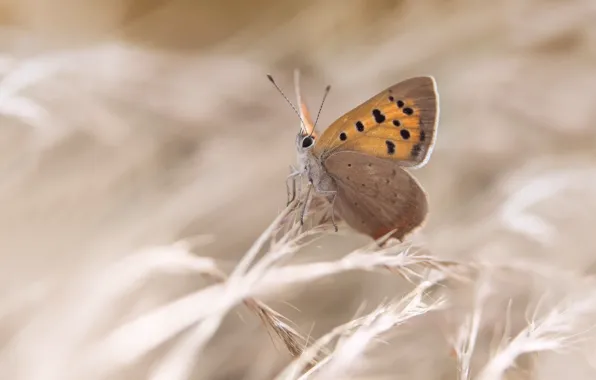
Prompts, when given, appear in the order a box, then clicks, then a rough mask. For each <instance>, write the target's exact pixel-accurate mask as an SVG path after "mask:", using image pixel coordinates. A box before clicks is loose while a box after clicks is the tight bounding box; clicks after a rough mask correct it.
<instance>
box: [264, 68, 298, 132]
mask: <svg viewBox="0 0 596 380" xmlns="http://www.w3.org/2000/svg"><path fill="white" fill-rule="evenodd" d="M267 78H269V81H270V82H271V83H273V85H274V86H275V88H276V89H277V91H279V93H280V94H281V96H283V97H284V99H285V100H286V102H288V104H289V105H290V107H292V109H293V110H294V112H296V115H298V118H299V119H300V122H301V123H302V126H305V124H304V120H302V116H300V112H298V110H297V109H296V107H295V106H294V105H293V104H292V102H291V101H290V99H288V97H287V96H286V94H284V92H283V91H282V90H281V88H279V86H278V85H277V83H275V81H274V80H273V77H272V76H271V75H269V74H267ZM305 128H306V127H305Z"/></svg>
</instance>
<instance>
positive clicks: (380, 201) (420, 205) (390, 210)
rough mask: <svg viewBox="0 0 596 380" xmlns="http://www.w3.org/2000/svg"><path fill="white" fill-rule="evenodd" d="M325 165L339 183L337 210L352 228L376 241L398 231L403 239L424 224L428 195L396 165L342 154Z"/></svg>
mask: <svg viewBox="0 0 596 380" xmlns="http://www.w3.org/2000/svg"><path fill="white" fill-rule="evenodd" d="M323 165H324V167H325V169H326V170H327V172H328V174H329V175H330V176H331V177H332V178H333V179H334V180H335V182H336V184H337V193H336V199H335V202H334V209H335V210H337V212H338V214H339V215H340V216H341V217H342V219H344V220H345V221H346V223H347V224H348V225H350V227H352V228H353V229H355V230H357V231H359V232H361V233H363V234H366V235H369V236H371V237H373V238H374V239H378V238H379V237H381V236H383V235H385V234H387V233H389V232H390V231H392V230H395V233H394V234H392V236H393V237H396V238H398V239H400V240H403V238H404V236H405V235H407V234H408V233H410V232H411V231H412V230H413V229H415V228H417V227H418V226H420V225H421V224H422V223H423V222H424V219H425V218H426V215H427V213H428V203H427V198H426V193H425V192H424V190H423V189H422V187H421V186H420V185H419V184H418V182H417V181H416V179H414V177H412V176H411V175H410V173H408V172H407V171H406V170H404V169H403V168H402V167H400V165H399V164H398V163H397V162H395V161H393V160H390V159H387V158H380V157H375V156H370V155H366V154H364V153H358V152H344V151H342V152H336V153H333V154H331V155H330V156H329V157H327V159H326V160H325V161H324V162H323Z"/></svg>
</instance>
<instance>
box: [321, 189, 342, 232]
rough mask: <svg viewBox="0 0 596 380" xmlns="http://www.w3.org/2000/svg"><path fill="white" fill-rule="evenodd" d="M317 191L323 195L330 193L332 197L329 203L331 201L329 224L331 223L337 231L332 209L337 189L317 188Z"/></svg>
mask: <svg viewBox="0 0 596 380" xmlns="http://www.w3.org/2000/svg"><path fill="white" fill-rule="evenodd" d="M317 193H319V194H323V195H325V194H326V195H328V196H329V195H331V196H333V198H332V199H331V201H330V202H329V203H331V224H332V225H333V228H335V232H337V231H339V229H338V228H337V224H336V223H335V212H334V210H333V205H334V204H335V198H337V191H335V190H319V191H317Z"/></svg>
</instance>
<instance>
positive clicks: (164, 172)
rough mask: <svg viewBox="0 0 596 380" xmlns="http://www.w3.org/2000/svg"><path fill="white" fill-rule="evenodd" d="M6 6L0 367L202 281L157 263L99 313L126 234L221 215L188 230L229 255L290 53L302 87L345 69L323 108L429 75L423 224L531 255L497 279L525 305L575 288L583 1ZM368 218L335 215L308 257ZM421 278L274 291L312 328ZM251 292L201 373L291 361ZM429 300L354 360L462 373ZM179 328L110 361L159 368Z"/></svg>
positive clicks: (1, 73)
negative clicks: (382, 347) (433, 109)
mask: <svg viewBox="0 0 596 380" xmlns="http://www.w3.org/2000/svg"><path fill="white" fill-rule="evenodd" d="M0 22H1V25H2V26H1V28H0V117H1V125H0V210H1V211H0V281H1V283H2V287H1V288H0V290H1V294H0V297H1V298H0V299H1V304H0V328H1V329H0V342H2V343H1V344H2V350H3V351H2V356H1V357H2V361H1V362H0V374H1V375H0V377H1V378H3V379H4V378H6V379H50V378H51V379H54V378H55V379H64V378H71V377H69V376H74V375H71V374H68V375H67V374H66V372H64V371H65V370H64V368H68V365H67V364H65V363H68V362H69V360H74V359H72V356H69V355H71V354H72V353H73V352H76V351H77V349H78V347H81V346H82V345H84V344H87V343H89V342H91V341H93V340H94V339H99V337H101V336H102V335H104V334H106V333H107V332H108V331H110V330H111V329H113V328H114V327H115V326H117V325H118V324H119V323H120V322H121V320H123V319H127V318H132V316H134V315H141V314H142V313H143V312H145V311H147V310H150V309H151V308H153V307H155V306H156V305H161V304H163V303H165V302H167V301H168V300H173V299H176V298H177V297H181V296H182V295H184V294H186V293H188V292H189V291H191V290H192V289H196V288H197V287H198V286H201V285H202V284H204V283H205V280H204V279H197V276H196V275H192V274H188V273H169V274H162V275H160V276H155V277H151V278H149V279H146V280H144V282H143V283H142V285H139V288H138V289H136V290H135V292H133V294H131V295H130V296H127V297H125V299H123V300H120V301H119V303H117V304H114V305H112V306H111V307H110V311H109V313H107V314H106V315H103V316H102V318H101V319H100V320H99V321H95V320H94V321H93V322H91V319H89V318H88V317H86V316H85V315H84V314H85V310H89V309H88V307H89V303H92V302H93V293H92V292H91V291H90V290H89V289H88V288H87V287H86V286H87V285H86V284H87V282H86V281H90V280H89V278H92V277H93V275H94V274H95V273H97V272H99V271H100V270H103V269H104V268H106V267H109V265H111V264H113V263H115V262H117V261H118V260H120V259H121V258H122V257H125V256H127V255H130V254H131V253H132V252H136V251H138V250H142V249H145V248H147V247H151V246H153V245H156V244H157V245H161V244H169V243H172V242H175V241H178V240H180V239H187V238H188V239H196V238H197V236H199V235H208V236H209V239H211V240H210V242H209V243H208V244H207V245H205V246H201V247H200V248H197V252H198V253H200V254H201V255H203V256H210V257H214V258H216V259H218V260H221V263H222V264H221V265H222V267H223V268H225V269H226V270H230V269H231V268H233V265H234V263H235V262H237V261H238V260H239V258H240V257H241V256H242V255H243V253H244V252H245V251H246V249H247V248H248V247H249V246H250V245H251V244H252V242H253V241H254V240H255V239H256V238H257V237H258V235H259V234H260V232H261V231H263V229H264V228H266V227H267V226H268V225H269V223H270V222H271V221H272V220H273V219H274V218H275V216H276V215H277V213H278V212H279V211H280V210H281V209H282V208H283V206H284V205H285V199H286V191H285V185H284V180H285V176H286V175H287V174H288V165H290V164H293V163H294V162H295V151H294V135H295V133H296V130H297V127H298V122H297V119H296V116H295V115H294V114H293V111H292V110H291V108H290V107H288V105H287V104H285V102H284V100H283V98H282V97H281V96H280V95H279V94H278V93H277V92H276V91H275V89H274V88H273V87H272V86H271V84H270V83H269V82H268V81H267V79H266V77H265V75H266V74H268V73H271V74H272V75H273V76H274V77H275V78H276V80H277V82H278V83H279V84H280V86H281V87H282V88H283V89H284V91H285V92H286V94H287V95H288V96H289V97H290V99H291V100H294V94H293V87H292V85H293V84H292V71H293V70H294V68H299V69H300V70H301V72H302V86H303V92H304V96H305V97H306V100H307V102H308V103H309V104H310V106H311V108H314V109H316V108H317V107H318V104H319V102H320V99H321V96H322V94H323V89H324V87H325V86H326V85H327V84H331V85H332V87H333V88H332V91H331V93H330V95H329V97H328V99H327V102H326V105H325V108H324V109H323V112H322V115H321V120H320V124H319V125H321V126H323V125H328V124H329V123H331V122H332V121H333V120H335V118H337V117H339V116H341V115H342V114H343V113H344V112H346V111H348V110H349V109H351V108H352V107H354V106H356V105H357V104H358V103H359V102H361V101H363V100H365V99H367V98H369V97H370V96H371V95H373V94H374V93H376V92H377V91H379V90H381V89H384V88H385V87H388V86H389V85H391V84H393V83H395V82H397V81H400V80H402V79H405V78H407V77H409V76H413V75H420V74H431V75H433V76H435V78H436V80H437V83H438V88H439V92H440V97H441V119H440V127H439V134H438V140H437V146H436V148H435V150H434V153H433V156H432V159H431V160H430V162H429V164H428V165H427V166H426V167H425V168H422V169H420V170H417V171H416V172H415V173H414V174H415V175H416V177H417V178H418V179H419V180H420V181H421V182H422V184H423V185H424V186H425V188H426V190H427V192H428V193H429V196H430V205H431V214H430V217H429V220H428V223H427V225H426V227H425V228H424V229H423V230H422V231H420V233H418V234H417V235H416V236H414V237H413V239H415V241H417V242H420V243H421V244H424V245H426V246H427V247H428V248H429V250H430V251H431V252H432V253H433V255H435V256H437V257H439V258H442V259H453V260H460V261H462V262H467V261H469V260H477V261H481V262H490V263H493V264H494V265H495V266H507V265H516V266H517V267H519V268H528V267H531V268H533V269H532V270H533V271H534V272H536V273H540V275H536V277H535V278H534V277H528V276H527V275H524V274H523V273H524V272H523V271H522V273H521V274H519V273H518V274H516V275H514V276H512V277H511V278H509V277H507V278H505V279H502V281H503V283H502V287H501V288H499V289H498V292H502V295H503V297H504V298H507V297H518V298H519V299H520V300H521V301H520V302H521V304H516V306H519V308H520V309H519V310H520V314H519V315H518V317H519V321H518V323H522V324H523V322H524V316H523V310H524V308H525V307H526V306H527V304H529V303H531V302H530V301H533V300H536V298H537V297H540V295H541V294H543V292H544V291H549V292H555V293H556V292H561V293H565V291H566V290H567V289H575V288H576V287H578V286H579V287H581V286H582V284H583V283H584V282H583V281H585V279H586V277H585V276H591V275H593V273H594V271H595V269H596V263H595V257H596V251H595V249H594V236H593V235H594V226H595V225H596V195H595V194H596V128H595V126H594V120H596V3H595V2H594V1H593V0H507V1H492V2H490V1H478V0H476V1H474V0H451V1H444V0H443V1H439V0H427V1H413V0H412V1H408V0H402V1H381V0H350V1H345V0H344V1H339V0H328V1H316V0H312V1H295V2H289V1H286V2H283V1H282V2H279V1H267V0H258V1H257V0H255V1H251V2H248V1H240V0H220V1H191V0H187V1H182V0H179V1H176V0H170V1H163V0H147V1H132V0H129V1H116V0H104V1H84V2H83V1H74V0H54V1H42V0H19V1H11V0H2V1H0ZM366 241H367V240H366V239H364V238H362V237H360V236H354V235H353V234H351V233H350V232H349V231H346V230H345V228H344V229H343V230H342V232H341V234H340V236H336V237H330V238H329V239H327V240H325V241H324V242H323V243H321V247H320V248H315V249H314V250H312V249H311V250H307V251H308V252H305V254H304V256H301V257H297V258H296V260H298V261H300V260H307V259H308V260H311V259H316V258H321V257H332V256H338V255H341V254H342V253H345V252H348V251H349V250H350V249H352V248H355V247H358V246H359V245H361V244H363V243H365V242H366ZM512 281H513V282H512ZM516 281H517V282H516ZM504 284H514V285H504ZM407 287H408V285H407V284H406V283H405V282H404V281H403V280H400V279H397V278H395V277H391V276H384V277H380V276H378V275H375V274H370V273H369V274H366V273H359V272H348V273H344V274H342V275H340V276H337V277H333V278H326V279H324V280H319V281H316V282H313V283H311V284H305V285H304V286H302V287H301V288H296V289H294V291H293V292H289V291H288V292H286V293H283V294H282V295H279V294H276V295H272V296H271V297H270V298H269V299H268V300H267V301H268V302H269V305H270V306H272V307H273V308H274V309H276V310H278V311H280V312H281V313H282V314H284V315H285V316H287V317H288V318H290V319H291V320H292V321H293V322H294V323H295V326H296V328H297V329H298V330H299V331H301V332H302V333H303V334H308V333H312V335H313V336H315V337H318V336H320V335H321V334H322V333H324V332H325V331H328V330H329V329H331V328H333V327H334V326H335V325H337V324H338V323H342V322H345V321H346V320H348V319H349V318H351V317H353V316H354V315H355V313H356V311H357V309H358V307H359V306H361V304H362V303H363V302H366V305H367V307H368V308H369V309H370V308H374V307H375V305H376V304H377V303H378V302H380V301H382V300H383V299H386V298H388V297H389V298H391V297H394V296H395V295H396V291H399V292H400V293H401V292H403V291H404V289H406V288H407ZM516 299H517V298H516ZM462 302H463V303H464V304H465V303H466V302H468V301H462ZM287 303H289V304H291V305H293V306H294V307H296V308H298V310H295V309H294V308H293V307H292V306H289V305H288V304H287ZM499 305H501V306H502V304H499V303H496V304H495V306H494V310H493V309H489V311H487V312H486V313H485V315H486V316H487V318H488V319H487V321H486V323H487V324H488V325H490V324H491V323H496V322H495V321H497V320H500V319H501V318H502V317H503V315H502V313H501V312H502V307H501V306H499ZM491 310H493V311H492V312H491ZM238 313H240V316H239V315H238V314H237V313H230V314H229V315H228V317H227V319H226V321H225V323H224V326H223V327H222V328H221V330H220V331H219V332H218V333H217V335H216V336H215V337H214V339H213V340H212V341H211V343H210V345H209V347H208V349H207V350H205V351H204V352H203V353H202V354H201V355H200V356H198V357H197V359H196V360H197V364H196V368H195V371H194V372H193V377H192V378H193V379H194V378H196V379H222V380H223V379H269V378H273V377H274V375H275V374H276V373H277V371H278V370H279V369H280V368H281V366H283V365H284V364H285V363H287V361H288V360H289V356H288V354H287V353H286V352H285V351H284V348H283V347H282V345H280V344H279V343H275V344H274V343H273V342H272V340H271V338H270V337H269V336H268V335H267V332H266V331H265V330H264V329H263V328H262V326H261V325H260V323H259V321H258V319H257V318H255V317H254V316H253V315H250V314H249V313H247V312H246V310H243V309H242V308H239V309H238ZM491 313H492V314H491ZM454 315H457V313H455V312H454ZM85 318H87V319H85ZM491 318H494V319H491ZM594 320H596V317H594ZM119 321H120V322H119ZM419 323H420V325H419V326H417V325H414V326H413V328H411V329H409V330H407V331H406V332H401V333H400V334H401V335H400V336H399V337H398V341H399V342H401V343H400V344H398V345H397V346H396V348H395V350H394V351H393V352H394V353H395V354H394V355H393V356H391V359H387V360H385V361H384V362H383V363H376V364H374V365H373V367H375V368H376V370H377V371H376V372H375V371H371V370H370V368H369V369H361V370H362V371H363V372H362V373H363V374H360V375H359V374H354V377H353V378H354V379H356V378H362V379H365V378H366V379H373V378H375V379H376V378H379V379H381V378H386V379H396V378H399V379H401V378H404V379H406V378H407V379H452V378H456V377H455V376H456V375H455V373H456V370H455V363H454V359H453V358H452V357H450V356H449V355H448V352H449V347H448V344H447V343H446V341H445V339H444V338H443V337H442V336H441V335H440V334H441V333H440V331H441V329H443V327H441V326H439V324H437V323H436V321H433V320H432V319H431V320H422V321H421V322H419ZM485 338H486V339H485V340H486V342H488V341H489V340H490V336H487V337H485ZM406 346H407V347H406ZM168 347H169V346H167V345H166V346H165V347H160V349H157V350H154V351H152V352H151V353H149V354H148V355H146V356H143V357H142V358H140V359H139V360H137V361H135V362H133V363H129V364H127V365H126V366H123V367H122V368H118V371H116V372H115V373H114V374H112V375H111V377H108V378H118V379H141V378H145V377H144V376H145V375H146V373H147V371H148V368H149V366H150V364H151V363H153V362H154V361H156V360H158V358H159V357H160V355H161V353H163V351H167V349H168ZM589 347H592V348H593V347H596V346H594V345H592V346H589ZM580 351H581V350H580ZM48 352H54V355H48ZM581 352H582V353H585V355H584V354H582V353H572V354H566V355H564V356H556V355H554V356H548V355H547V356H545V357H541V358H539V359H540V360H542V361H540V365H534V366H533V365H528V366H523V365H522V366H521V367H522V369H521V370H520V371H519V372H518V373H516V374H514V375H512V376H517V377H512V378H530V377H531V376H533V377H532V378H535V379H559V378H563V376H565V377H566V378H573V379H592V378H594V371H595V370H594V368H592V365H594V364H596V360H594V359H596V357H594V356H593V354H590V352H592V350H591V349H590V348H585V349H583V351H581ZM60 355H61V356H60ZM549 355H550V354H549ZM57 358H61V359H57ZM59 360H62V362H61V363H62V364H60V365H59V364H56V363H58V361H59ZM479 360H480V359H479ZM257 362H258V363H262V364H258V363H257ZM405 363H414V364H405ZM385 367H388V368H385ZM367 371H368V372H367ZM364 373H367V374H366V375H365V374H364ZM89 376H91V375H89ZM72 378H77V377H76V376H74V377H72Z"/></svg>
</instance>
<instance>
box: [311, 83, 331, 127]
mask: <svg viewBox="0 0 596 380" xmlns="http://www.w3.org/2000/svg"><path fill="white" fill-rule="evenodd" d="M329 91H331V85H328V86H327V87H325V94H324V95H323V100H322V101H321V106H320V107H319V112H318V113H317V118H316V119H315V125H314V127H313V128H312V132H311V133H310V134H311V135H312V134H313V133H314V131H315V128H316V127H317V122H318V121H319V116H321V111H322V110H323V104H325V99H327V95H329Z"/></svg>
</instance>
